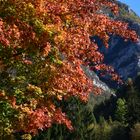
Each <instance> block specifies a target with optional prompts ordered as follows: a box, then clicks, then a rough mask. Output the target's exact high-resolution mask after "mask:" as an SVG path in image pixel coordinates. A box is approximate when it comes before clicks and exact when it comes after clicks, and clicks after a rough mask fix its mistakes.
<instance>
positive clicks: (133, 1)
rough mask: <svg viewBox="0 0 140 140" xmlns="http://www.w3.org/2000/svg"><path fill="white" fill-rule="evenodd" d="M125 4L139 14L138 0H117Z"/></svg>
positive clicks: (139, 4)
mask: <svg viewBox="0 0 140 140" xmlns="http://www.w3.org/2000/svg"><path fill="white" fill-rule="evenodd" d="M119 1H121V2H123V3H125V4H127V5H129V6H130V8H131V9H132V10H133V11H134V12H135V13H136V14H137V15H139V16H140V0H119Z"/></svg>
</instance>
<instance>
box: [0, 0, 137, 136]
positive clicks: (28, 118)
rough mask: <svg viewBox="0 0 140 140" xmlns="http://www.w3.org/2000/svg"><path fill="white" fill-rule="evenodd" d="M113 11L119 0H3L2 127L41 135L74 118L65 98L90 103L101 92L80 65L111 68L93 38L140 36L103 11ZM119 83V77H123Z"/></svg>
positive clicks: (0, 49) (0, 20)
mask: <svg viewBox="0 0 140 140" xmlns="http://www.w3.org/2000/svg"><path fill="white" fill-rule="evenodd" d="M105 8H106V9H108V10H110V11H111V12H113V13H114V14H117V12H118V6H117V5H116V4H115V3H114V0H67V1H66V0H3V1H0V120H1V121H0V130H1V132H3V133H5V132H6V133H13V132H18V131H24V132H27V133H33V134H36V133H37V132H38V130H42V129H45V128H49V127H51V125H52V124H53V123H57V124H65V125H66V126H67V127H68V128H69V129H70V130H72V124H71V121H70V120H69V119H68V118H67V116H66V114H65V113H64V112H62V109H61V101H62V100H67V99H68V98H69V97H71V96H75V97H77V98H79V99H81V100H82V101H87V99H88V95H89V93H90V92H91V91H92V92H94V93H95V94H98V93H99V91H100V90H99V89H98V88H96V87H95V86H94V85H92V81H91V80H90V78H89V77H87V76H86V74H85V73H84V71H83V69H82V68H81V66H82V65H83V66H87V67H89V64H90V63H91V62H92V69H93V70H99V71H100V72H102V73H103V74H105V72H106V71H107V72H108V73H109V74H110V76H111V78H112V79H114V80H118V76H117V75H116V74H115V73H114V70H113V68H111V67H110V66H106V65H105V64H103V63H102V61H103V58H104V57H103V55H102V54H101V53H100V52H99V51H98V46H97V44H96V43H95V42H91V40H90V36H98V37H99V38H100V39H102V40H103V42H104V45H105V47H108V40H109V36H110V35H114V34H116V35H120V36H121V37H125V38H126V39H132V40H134V41H136V40H137V35H136V33H135V32H134V31H132V30H130V29H129V28H128V25H127V23H123V22H121V21H115V20H113V19H110V18H109V17H107V15H104V14H102V12H101V11H102V9H105ZM118 81H119V80H118Z"/></svg>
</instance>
